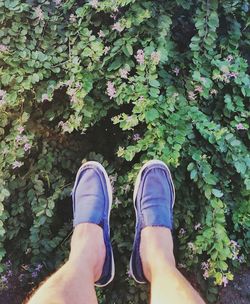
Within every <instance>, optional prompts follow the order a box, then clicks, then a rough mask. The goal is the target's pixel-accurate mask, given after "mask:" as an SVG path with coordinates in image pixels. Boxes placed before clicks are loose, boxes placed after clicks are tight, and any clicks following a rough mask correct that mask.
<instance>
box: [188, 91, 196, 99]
mask: <svg viewBox="0 0 250 304" xmlns="http://www.w3.org/2000/svg"><path fill="white" fill-rule="evenodd" d="M188 98H189V99H190V100H195V99H196V95H195V93H194V92H193V91H189V92H188Z"/></svg>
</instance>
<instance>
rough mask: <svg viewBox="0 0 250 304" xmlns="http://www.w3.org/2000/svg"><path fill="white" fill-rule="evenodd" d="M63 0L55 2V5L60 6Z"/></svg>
mask: <svg viewBox="0 0 250 304" xmlns="http://www.w3.org/2000/svg"><path fill="white" fill-rule="evenodd" d="M61 2H62V0H54V3H55V5H60V4H61Z"/></svg>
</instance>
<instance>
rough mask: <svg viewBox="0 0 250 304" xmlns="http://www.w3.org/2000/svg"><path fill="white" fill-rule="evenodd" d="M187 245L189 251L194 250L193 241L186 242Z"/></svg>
mask: <svg viewBox="0 0 250 304" xmlns="http://www.w3.org/2000/svg"><path fill="white" fill-rule="evenodd" d="M187 245H188V248H189V249H190V250H191V251H195V249H196V248H195V245H194V243H192V242H188V243H187Z"/></svg>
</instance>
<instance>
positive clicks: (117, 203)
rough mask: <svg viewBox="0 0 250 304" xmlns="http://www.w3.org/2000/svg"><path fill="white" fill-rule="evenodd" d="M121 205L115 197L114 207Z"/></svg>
mask: <svg viewBox="0 0 250 304" xmlns="http://www.w3.org/2000/svg"><path fill="white" fill-rule="evenodd" d="M121 203H122V202H121V201H120V200H119V199H118V198H117V197H116V199H115V202H114V204H115V206H118V205H120V204H121Z"/></svg>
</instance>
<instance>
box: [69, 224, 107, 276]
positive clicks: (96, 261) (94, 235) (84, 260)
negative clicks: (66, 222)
mask: <svg viewBox="0 0 250 304" xmlns="http://www.w3.org/2000/svg"><path fill="white" fill-rule="evenodd" d="M105 255H106V248H105V244H104V239H103V230H102V228H101V227H99V226H98V225H96V224H91V223H82V224H79V225H77V226H76V227H75V229H74V233H73V236H72V240H71V251H70V256H69V263H71V264H72V265H74V266H75V267H77V268H81V267H84V271H86V265H87V267H88V269H89V270H90V271H91V272H92V273H93V274H94V279H95V281H97V280H98V279H99V278H100V276H101V273H102V268H103V264H104V261H105Z"/></svg>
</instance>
